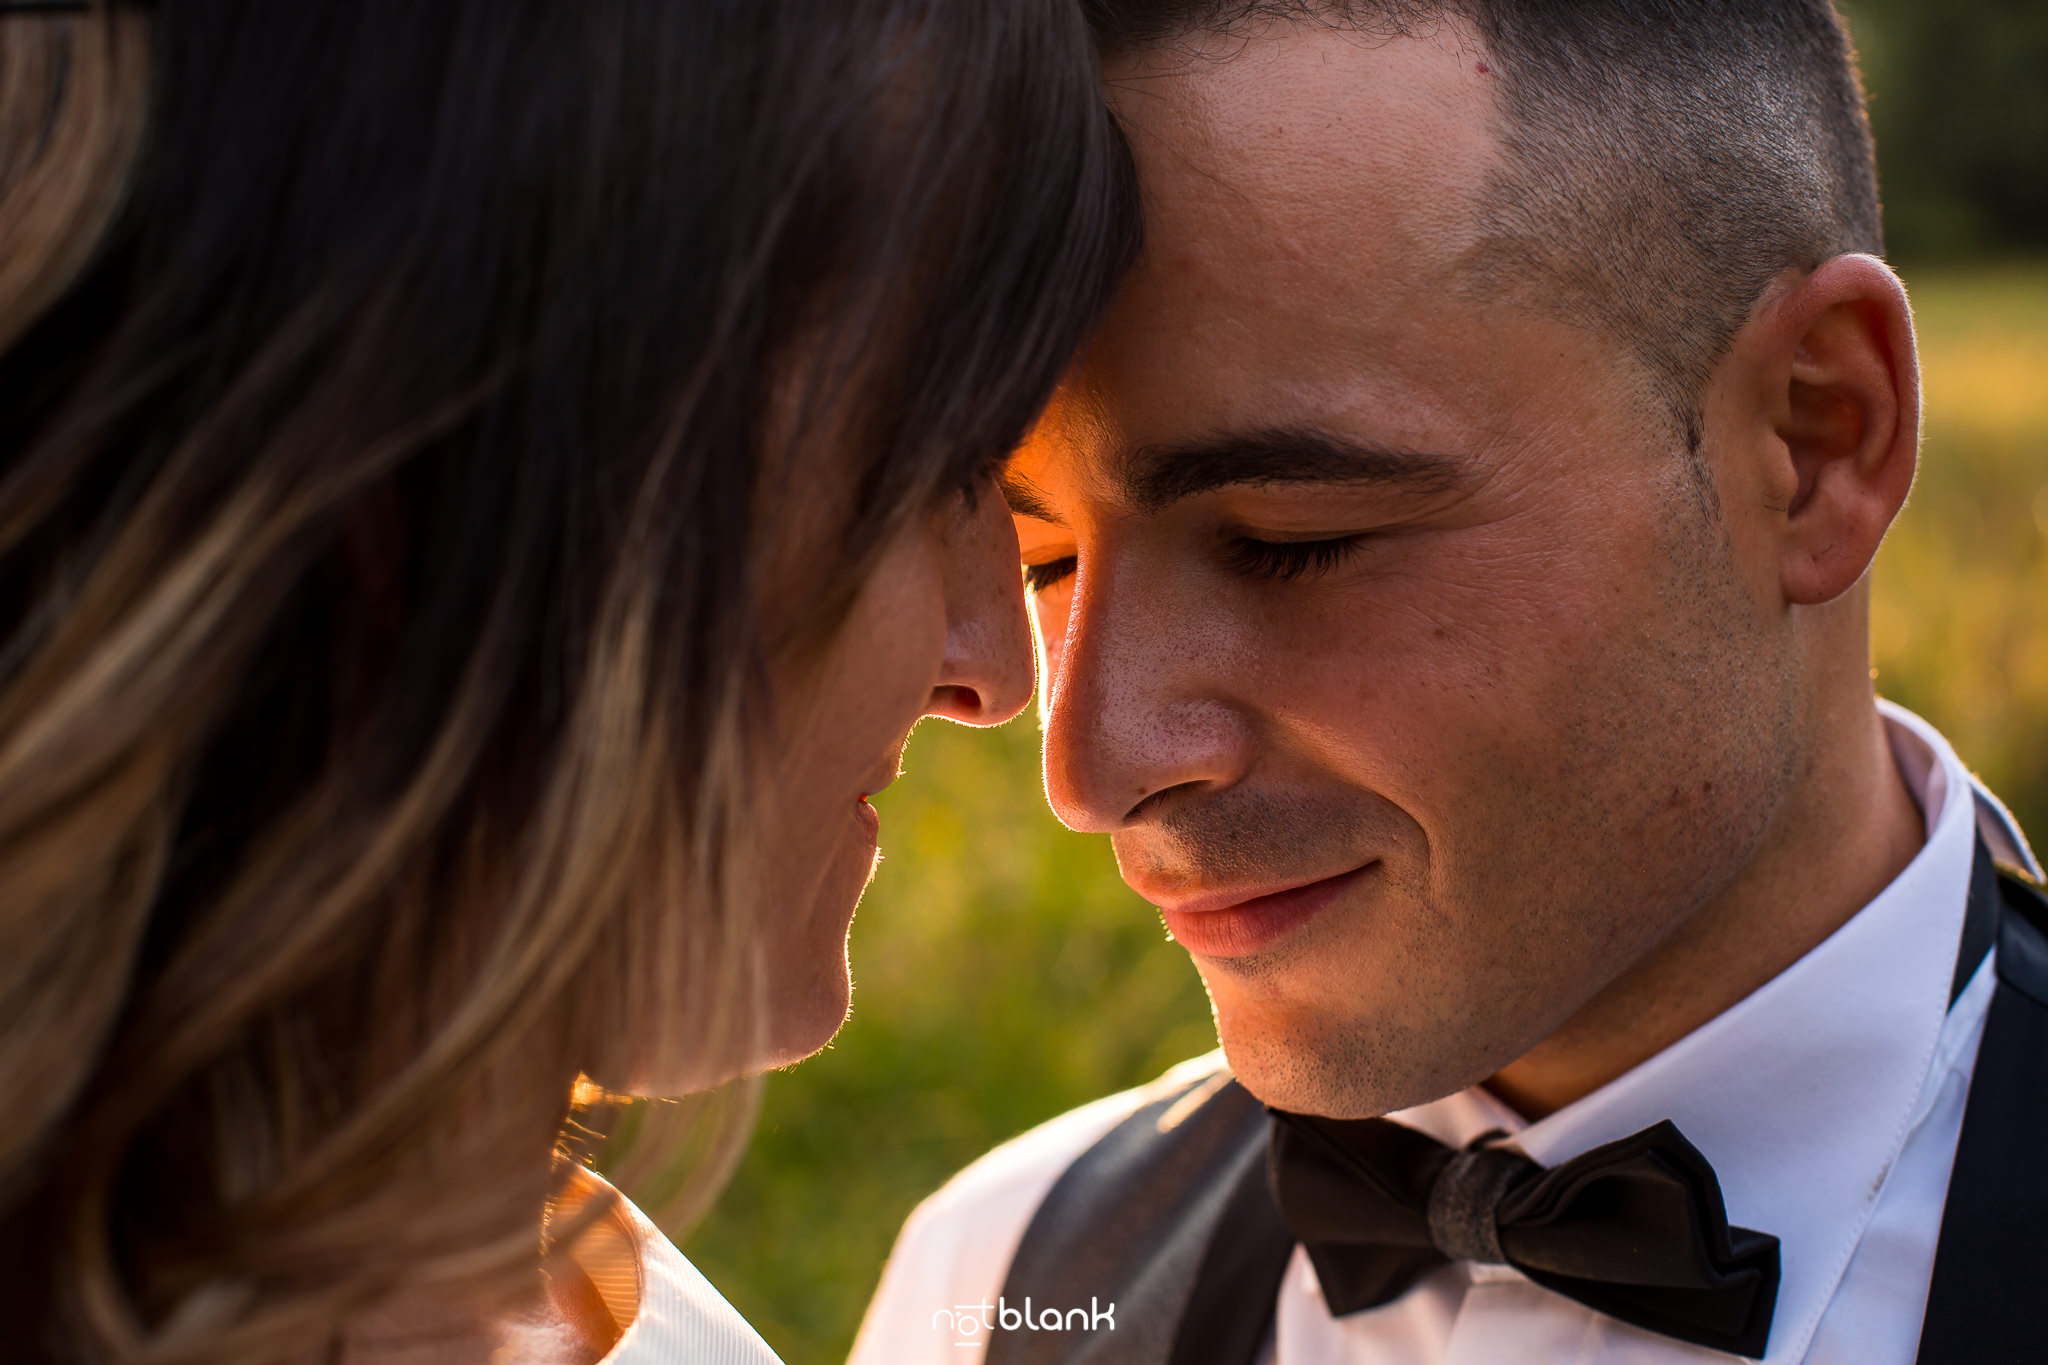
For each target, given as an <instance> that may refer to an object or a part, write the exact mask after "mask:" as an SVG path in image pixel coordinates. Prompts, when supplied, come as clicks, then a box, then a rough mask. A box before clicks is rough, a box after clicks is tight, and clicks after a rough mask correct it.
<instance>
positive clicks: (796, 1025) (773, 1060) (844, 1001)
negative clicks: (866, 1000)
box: [753, 952, 853, 1071]
mask: <svg viewBox="0 0 2048 1365" xmlns="http://www.w3.org/2000/svg"><path fill="white" fill-rule="evenodd" d="M852 1007H853V980H852V978H851V977H850V976H849V975H848V974H847V968H846V957H845V954H844V953H843V952H842V953H841V954H840V955H839V957H838V959H837V961H836V962H835V963H834V964H833V965H832V966H831V967H830V968H828V969H825V970H821V971H820V972H818V973H817V974H816V975H815V976H814V977H813V978H812V979H811V982H810V984H809V985H808V986H806V987H804V988H802V989H798V990H794V991H790V992H788V993H786V994H783V995H780V996H779V997H778V998H777V1000H776V1001H775V1005H774V1009H773V1013H772V1014H771V1016H770V1018H769V1021H768V1047H767V1050H766V1054H765V1056H764V1057H763V1058H762V1059H761V1061H760V1063H759V1065H757V1066H756V1067H754V1068H753V1069H754V1070H757V1071H773V1070H775V1069H776V1068H777V1067H784V1066H793V1065H795V1064H796V1063H798V1062H800V1061H802V1060H803V1059H804V1058H806V1057H809V1056H811V1055H812V1054H813V1053H815V1052H818V1051H819V1050H821V1049H822V1048H823V1047H824V1046H825V1045H826V1044H827V1043H829V1042H831V1041H832V1039H833V1038H834V1037H835V1036H836V1035H837V1034H838V1032H839V1030H840V1028H841V1026H843V1025H844V1024H845V1023H846V1017H847V1015H848V1013H850V1012H851V1010H852Z"/></svg>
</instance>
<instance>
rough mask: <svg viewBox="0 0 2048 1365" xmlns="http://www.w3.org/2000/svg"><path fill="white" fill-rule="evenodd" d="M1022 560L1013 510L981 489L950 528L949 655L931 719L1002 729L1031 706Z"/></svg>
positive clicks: (934, 696) (1028, 627) (1031, 663)
mask: <svg viewBox="0 0 2048 1365" xmlns="http://www.w3.org/2000/svg"><path fill="white" fill-rule="evenodd" d="M1017 562H1018V555H1017V529H1016V527H1015V525H1014V524H1012V522H1011V520H1010V513H1009V510H1008V509H1007V508H1005V507H1004V506H1003V503H1002V499H1000V498H998V497H995V496H994V495H993V494H992V493H990V492H988V491H984V492H983V493H982V495H981V496H980V497H979V498H978V499H976V500H975V501H974V502H973V503H972V504H970V505H968V506H966V507H964V508H963V509H962V510H961V512H960V513H959V515H958V516H956V517H955V518H954V519H953V523H952V525H951V526H949V527H948V529H947V533H946V540H945V557H944V563H943V565H942V569H943V571H944V573H945V580H946V652H945V658H944V659H943V661H942V662H941V664H940V667H939V676H938V680H937V681H936V682H935V683H934V684H933V686H932V694H931V699H930V700H929V701H928V702H927V703H926V706H925V714H926V715H930V716H944V717H946V718H947V719H948V720H957V721H959V722H961V723H962V724H965V725H1000V724H1002V723H1003V722H1004V721H1006V720H1008V719H1010V718H1011V717H1012V716H1014V715H1016V714H1017V713H1018V712H1019V711H1022V710H1023V709H1024V707H1025V705H1026V704H1027V703H1028V702H1029V701H1030V700H1031V689H1032V683H1033V680H1034V661H1033V658H1032V652H1031V624H1030V620H1029V618H1028V617H1027V616H1026V614H1025V606H1024V584H1023V580H1022V578H1021V576H1020V575H1019V573H1018V571H1017Z"/></svg>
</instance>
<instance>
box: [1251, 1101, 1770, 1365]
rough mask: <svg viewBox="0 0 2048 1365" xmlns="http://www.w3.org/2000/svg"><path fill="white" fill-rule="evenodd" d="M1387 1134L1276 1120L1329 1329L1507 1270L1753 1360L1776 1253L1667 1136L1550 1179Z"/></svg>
mask: <svg viewBox="0 0 2048 1365" xmlns="http://www.w3.org/2000/svg"><path fill="white" fill-rule="evenodd" d="M1499 1136H1500V1135H1499V1134H1497V1133H1492V1134H1488V1135H1486V1136H1485V1137H1481V1138H1479V1139H1477V1140H1475V1141H1474V1142H1473V1143H1472V1144H1471V1145H1470V1146H1468V1147H1466V1148H1465V1149H1464V1150H1462V1151H1454V1150H1452V1149H1451V1148H1449V1147H1446V1146H1444V1145H1443V1144H1442V1143H1440V1142H1438V1141H1437V1140H1436V1139H1434V1138H1432V1137H1430V1136H1428V1135H1427V1134H1424V1133H1418V1132H1416V1131H1415V1130H1414V1129H1412V1128H1404V1127H1402V1126H1401V1125H1400V1124H1398V1123H1394V1122H1392V1121H1390V1120H1388V1119H1350V1120H1347V1119H1326V1118H1314V1117H1310V1116H1306V1115H1301V1114H1284V1113H1281V1112H1279V1111H1278V1110H1275V1111H1273V1126H1272V1145H1271V1148H1270V1151H1269V1159H1270V1161H1271V1163H1272V1176H1273V1189H1274V1192H1275V1194H1276V1195H1277V1196H1278V1199H1279V1202H1280V1211H1281V1213H1282V1214H1283V1215H1284V1216H1285V1217H1286V1219H1287V1224H1288V1226H1289V1227H1290V1228H1291V1229H1292V1230H1293V1232H1294V1235H1295V1236H1296V1237H1297V1238H1299V1239H1300V1240H1301V1241H1302V1243H1303V1244H1304V1245H1305V1246H1307V1248H1308V1254H1309V1259H1310V1260H1311V1261H1312V1262H1314V1264H1315V1268H1316V1278H1317V1279H1318V1280H1319V1281H1321V1283H1322V1287H1323V1297H1324V1300H1325V1301H1326V1302H1327V1303H1328V1304H1329V1306H1330V1311H1331V1312H1332V1313H1334V1314H1336V1315H1337V1316H1339V1317H1342V1316H1343V1315H1345V1314H1346V1313H1355V1312H1357V1311H1359V1310H1360V1309H1364V1308H1374V1307H1377V1306H1378V1305H1380V1304H1383V1303H1389V1302H1391V1301H1393V1300H1394V1299H1396V1298H1398V1297H1400V1296H1401V1294H1403V1293H1404V1292H1406V1291H1407V1289H1408V1287H1409V1286H1410V1285H1412V1284H1413V1283H1415V1281H1416V1280H1417V1279H1419V1278H1421V1277H1422V1276H1423V1275H1425V1274H1427V1273H1428V1272H1430V1271H1432V1270H1435V1269H1437V1268H1438V1267H1439V1266H1443V1265H1447V1264H1449V1263H1450V1262H1452V1261H1484V1262H1489V1263H1492V1264H1496V1265H1511V1266H1513V1267H1514V1268H1515V1269H1517V1270H1519V1271H1521V1272H1522V1273H1523V1274H1524V1275H1527V1276H1528V1277H1529V1278H1530V1279H1531V1280H1534V1281H1535V1282H1536V1283H1537V1284H1540V1285H1542V1286H1544V1287H1545V1288H1547V1289H1553V1290H1555V1291H1557V1292H1558V1293H1560V1294H1563V1295H1565V1296H1566V1297H1568V1298H1573V1299H1576V1300H1578V1301H1579V1302H1580V1303H1583V1304H1585V1305H1587V1306H1588V1307H1590V1308H1595V1309H1598V1310H1599V1311H1600V1312H1602V1313H1605V1314H1607V1315H1608V1316H1609V1317H1614V1318H1619V1319H1621V1320H1622V1321H1623V1322H1630V1323H1634V1324H1635V1325H1636V1326H1638V1327H1646V1328H1648V1329H1649V1330H1651V1331H1653V1332H1660V1333H1662V1334H1663V1335H1665V1336H1668V1337H1676V1338H1677V1339H1678V1340H1680V1341H1690V1342H1694V1343H1696V1344H1698V1345H1701V1346H1710V1347H1713V1348H1714V1349H1716V1350H1721V1351H1731V1352H1733V1353H1735V1354H1736V1355H1744V1356H1752V1357H1754V1356H1761V1355H1762V1354H1763V1353H1764V1343H1765V1342H1766V1341H1767V1340H1769V1337H1770V1331H1771V1310H1772V1309H1773V1308H1774V1307H1775V1306H1776V1304H1777V1300H1778V1239H1777V1238H1775V1237H1772V1236H1769V1235H1768V1234H1766V1233H1761V1232H1751V1231H1750V1230H1749V1229H1748V1228H1731V1227H1729V1226H1728V1214H1727V1211H1726V1210H1725V1209H1724V1208H1723V1207H1722V1204H1721V1185H1720V1182H1719V1181H1717V1180H1716V1179H1715V1178H1714V1168H1713V1167H1712V1166H1709V1165H1708V1164H1707V1159H1706V1158H1705V1157H1703V1156H1701V1155H1700V1154H1699V1151H1698V1149H1697V1148H1695V1147H1694V1146H1693V1145H1692V1144H1691V1143H1690V1142H1687V1141H1686V1140H1685V1138H1684V1137H1683V1136H1682V1135H1681V1134H1680V1133H1679V1131H1678V1129H1677V1128H1675V1127H1673V1126H1672V1125H1671V1124H1669V1123H1659V1124H1657V1125H1656V1126H1654V1127H1651V1128H1645V1129H1644V1130H1643V1131H1642V1132H1640V1133H1637V1134H1636V1135H1635V1136H1634V1137H1628V1138H1623V1139H1622V1140H1621V1141H1619V1142H1610V1143H1608V1144H1607V1145H1606V1146H1605V1147H1596V1148H1594V1149H1593V1150H1592V1151H1590V1152H1586V1153H1583V1154H1582V1155H1580V1156H1577V1157H1574V1158H1573V1159H1572V1160H1570V1161H1567V1162H1564V1163H1563V1164H1561V1165H1558V1166H1553V1167H1550V1168H1549V1169H1545V1168H1544V1167H1542V1166H1539V1165H1537V1164H1536V1163H1535V1162H1533V1161H1531V1160H1530V1159H1529V1158H1528V1157H1526V1156H1523V1155H1522V1154H1520V1153H1519V1152H1512V1151H1508V1150H1506V1149H1504V1148H1501V1147H1497V1146H1493V1145H1491V1143H1492V1141H1493V1140H1494V1139H1496V1138H1498V1137H1499Z"/></svg>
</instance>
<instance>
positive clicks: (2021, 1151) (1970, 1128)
mask: <svg viewBox="0 0 2048 1365" xmlns="http://www.w3.org/2000/svg"><path fill="white" fill-rule="evenodd" d="M1998 881H1999V885H1997V886H1996V890H1997V891H2000V892H2002V893H2003V894H2002V900H2003V906H2002V907H2000V908H2001V911H2002V913H2000V915H1999V924H1998V940H1997V941H1998V988H1997V991H1996V993H1994V994H1993V995H1992V997H1991V1009H1990V1012H1989V1014H1988V1015H1986V1017H1985V1020H1984V1039H1983V1041H1982V1042H1981V1043H1980V1044H1978V1048H1977V1064H1976V1068H1975V1070H1974V1071H1973V1072H1972V1073H1971V1078H1970V1097H1969V1100H1968V1102H1967V1104H1966V1105H1965V1108H1964V1111H1963V1132H1962V1137H1961V1139H1960V1141H1959V1142H1958V1143H1957V1145H1956V1161H1955V1167H1954V1169H1953V1173H1952V1174H1951V1175H1950V1176H1949V1186H1948V1203H1947V1207H1946V1208H1945V1209H1944V1210H1943V1212H1942V1219H1941V1238H1940V1241H1939V1243H1938V1244H1937V1248H1936V1251H1935V1257H1934V1276H1933V1280H1932V1282H1931V1284H1930V1285H1929V1286H1928V1294H1927V1314H1926V1317H1925V1318H1924V1320H1923V1322H1922V1326H1921V1332H1920V1355H1919V1365H2040V1362H2041V1361H2043V1360H2048V1328H2044V1325H2043V1318H2042V1315H2041V1309H2040V1296H2041V1292H2042V1287H2043V1286H2044V1285H2048V1160H2044V1159H2043V1151H2044V1146H2048V1138H2044V1136H2043V1135H2044V1134H2048V900H2044V899H2043V897H2042V895H2041V893H2040V892H2039V891H2037V890H2035V889H2033V888H2032V887H2029V886H2025V885H2022V884H2021V883H2019V882H2018V881H2015V880H2012V879H2009V878H2003V877H2001V878H1999V879H1998ZM1971 895H1972V899H1973V900H1974V899H1976V897H1977V889H1976V887H1975V884H1974V882H1973V884H1972V890H1971Z"/></svg>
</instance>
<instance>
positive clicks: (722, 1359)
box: [570, 1171, 781, 1365]
mask: <svg viewBox="0 0 2048 1365" xmlns="http://www.w3.org/2000/svg"><path fill="white" fill-rule="evenodd" d="M581 1183H582V1184H583V1189H584V1192H585V1196H586V1197H587V1196H588V1195H589V1194H600V1193H607V1192H612V1191H611V1187H610V1186H609V1185H607V1184H605V1182H604V1181H603V1180H602V1179H601V1178H600V1177H598V1176H597V1175H595V1174H593V1173H591V1172H588V1171H585V1172H582V1173H581ZM570 1257H571V1259H572V1260H574V1261H575V1263H576V1265H577V1268H578V1269H580V1270H581V1271H582V1272H583V1274H584V1275H585V1276H586V1277H587V1278H588V1279H589V1281H590V1284H591V1286H592V1288H593V1289H594V1291H595V1292H596V1294H597V1295H598V1296H599V1297H601V1298H602V1299H603V1300H604V1303H605V1306H606V1308H607V1309H609V1310H610V1312H611V1316H612V1318H613V1319H614V1321H616V1322H618V1323H619V1325H620V1327H621V1328H622V1331H621V1333H620V1336H619V1340H618V1344H617V1345H616V1346H614V1347H613V1348H612V1350H611V1353H610V1354H608V1355H606V1356H605V1358H604V1361H603V1365H781V1361H780V1360H779V1359H778V1358H777V1356H776V1354H775V1352H774V1351H773V1350H771V1349H769V1346H768V1343H767V1342H765V1341H763V1340H762V1339H761V1334H760V1333H759V1332H756V1331H755V1330H754V1329H753V1327H751V1326H750V1325H749V1324H748V1323H747V1320H746V1319H745V1318H743V1317H741V1316H740V1314H739V1310H737V1309H735V1308H734V1307H733V1306H732V1305H731V1304H730V1303H727V1302H726V1300H725V1296H724V1295H723V1294H720V1293H719V1292H718V1290H717V1289H716V1288H715V1287H714V1286H713V1285H712V1283H711V1281H709V1280H707V1279H705V1278H704V1275H703V1273H702V1272H701V1271H699V1270H698V1269H697V1267H696V1266H694V1265H691V1264H690V1262H689V1259H688V1258H687V1257H685V1256H684V1255H683V1253H682V1252H681V1251H680V1250H678V1249H677V1247H676V1245H675V1243H673V1242H671V1241H670V1240H669V1239H668V1236H667V1235H666V1234H665V1233H663V1232H662V1230H661V1229H660V1228H658V1227H656V1226H655V1225H654V1222H653V1220H651V1219H649V1218H648V1217H647V1215H646V1214H644V1213H642V1212H641V1211H640V1210H639V1209H638V1208H637V1207H635V1206H634V1204H633V1202H632V1201H631V1200H629V1199H627V1198H626V1197H625V1196H624V1195H619V1196H618V1200H617V1206H616V1209H615V1211H614V1216H612V1217H610V1218H607V1219H605V1220H601V1221H600V1223H599V1224H598V1225H596V1226H594V1227H593V1228H592V1230H591V1233H590V1234H589V1235H586V1236H584V1237H582V1238H579V1239H578V1240H577V1242H576V1243H575V1244H574V1245H573V1247H572V1248H571V1251H570Z"/></svg>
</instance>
